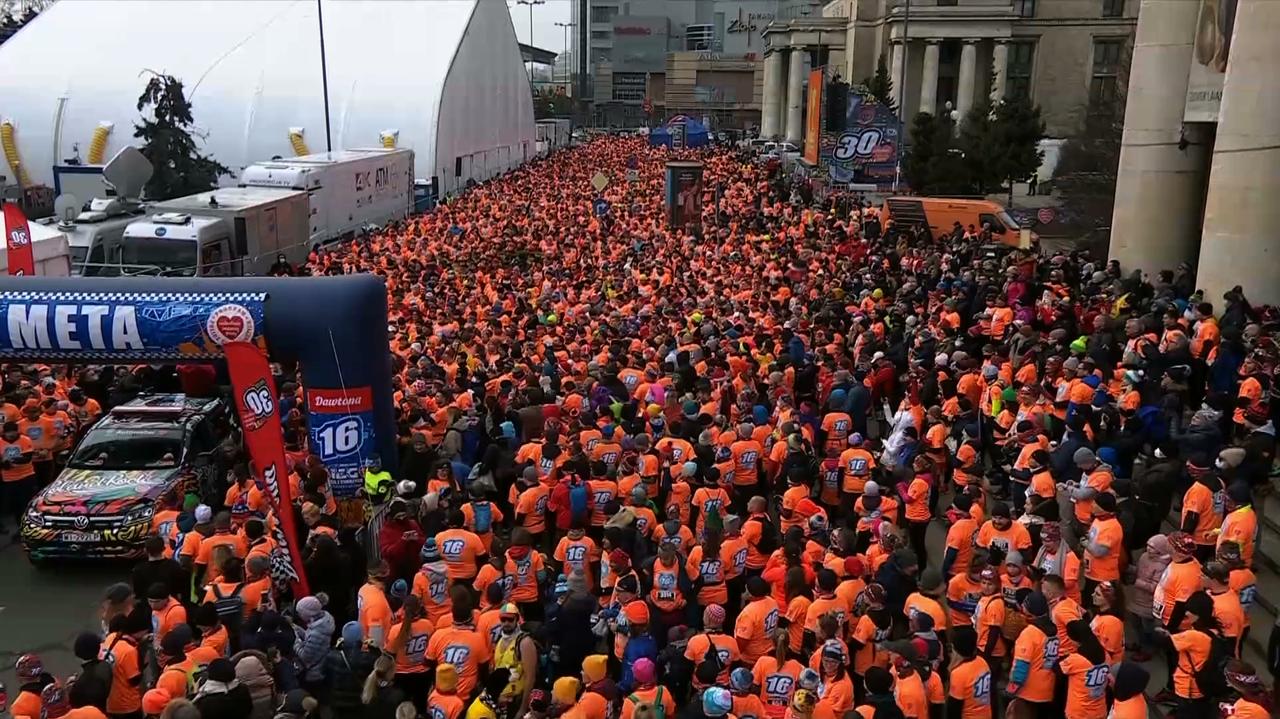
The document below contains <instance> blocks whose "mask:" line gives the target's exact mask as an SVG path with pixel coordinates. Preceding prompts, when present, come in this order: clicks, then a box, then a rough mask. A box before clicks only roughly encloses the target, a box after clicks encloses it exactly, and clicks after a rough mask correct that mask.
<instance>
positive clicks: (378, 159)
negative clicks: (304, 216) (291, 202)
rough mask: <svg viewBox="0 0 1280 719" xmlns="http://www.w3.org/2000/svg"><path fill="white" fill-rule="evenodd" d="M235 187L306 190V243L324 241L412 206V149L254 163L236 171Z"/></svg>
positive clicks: (401, 216) (385, 220)
mask: <svg viewBox="0 0 1280 719" xmlns="http://www.w3.org/2000/svg"><path fill="white" fill-rule="evenodd" d="M240 186H241V187H276V188H286V189H290V190H300V191H302V192H306V193H307V195H308V196H310V198H311V219H310V238H311V244H313V245H314V244H326V243H329V242H333V241H335V240H340V239H343V238H346V237H350V236H352V235H354V234H356V233H358V232H360V231H362V230H364V229H367V228H371V227H381V226H383V225H385V224H387V223H389V222H392V221H395V220H401V219H404V218H405V217H406V216H408V214H409V213H410V212H412V211H413V206H414V182H413V150H409V149H404V148H371V149H362V150H336V151H334V152H321V153H316V154H311V155H302V156H300V157H290V158H285V159H279V160H271V161H270V162H258V163H255V164H253V165H250V166H248V167H246V168H245V169H244V171H243V172H241V173H240Z"/></svg>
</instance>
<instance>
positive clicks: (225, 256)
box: [85, 187, 311, 277]
mask: <svg viewBox="0 0 1280 719" xmlns="http://www.w3.org/2000/svg"><path fill="white" fill-rule="evenodd" d="M151 210H152V213H151V214H149V215H147V216H146V217H144V218H141V219H139V220H136V221H134V222H133V223H130V224H129V226H128V227H126V228H125V230H124V232H123V233H122V235H121V236H120V237H119V238H117V239H107V240H105V241H103V242H102V243H101V244H99V245H98V246H95V247H94V248H93V250H92V251H91V252H90V256H89V263H88V265H87V266H86V269H85V274H86V275H109V276H116V275H164V276H177V277H191V276H197V275H198V276H201V277H227V276H238V275H265V274H267V272H268V271H269V270H270V268H271V265H273V264H274V263H275V262H276V259H277V258H278V257H280V256H282V255H283V256H284V257H285V258H286V259H287V260H288V261H289V262H290V263H292V264H297V263H300V262H302V261H304V260H306V257H307V253H308V252H309V251H310V248H311V242H310V230H309V217H310V203H309V201H308V197H307V193H305V192H299V191H296V190H288V189H282V188H273V187H228V188H224V189H220V190H212V191H210V192H201V193H198V194H195V195H189V196H187V197H179V198H177V199H173V200H166V201H164V202H157V203H155V204H154V205H152V207H151Z"/></svg>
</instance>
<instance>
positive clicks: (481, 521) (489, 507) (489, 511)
mask: <svg viewBox="0 0 1280 719" xmlns="http://www.w3.org/2000/svg"><path fill="white" fill-rule="evenodd" d="M471 509H472V511H473V512H474V513H475V520H476V534H488V533H489V532H490V531H492V530H493V504H491V503H490V502H487V501H486V502H472V503H471Z"/></svg>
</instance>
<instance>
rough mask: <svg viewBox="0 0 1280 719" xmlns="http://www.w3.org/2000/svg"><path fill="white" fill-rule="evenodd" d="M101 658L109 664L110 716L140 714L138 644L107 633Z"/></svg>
mask: <svg viewBox="0 0 1280 719" xmlns="http://www.w3.org/2000/svg"><path fill="white" fill-rule="evenodd" d="M101 658H102V659H103V660H104V661H109V662H111V693H110V694H109V695H108V696H107V711H108V712H109V713H111V714H131V713H133V712H139V711H142V684H141V681H140V680H141V678H142V668H141V666H139V664H138V647H137V645H135V644H134V643H133V640H132V639H130V638H128V637H126V636H124V635H120V634H109V635H107V638H106V639H104V640H103V641H102V655H101ZM183 693H184V694H185V691H184V692H183Z"/></svg>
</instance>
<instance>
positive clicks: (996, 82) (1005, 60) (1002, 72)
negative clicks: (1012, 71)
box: [991, 40, 1009, 102]
mask: <svg viewBox="0 0 1280 719" xmlns="http://www.w3.org/2000/svg"><path fill="white" fill-rule="evenodd" d="M991 66H992V68H993V72H992V74H991V101H992V102H996V101H998V100H1003V99H1004V93H1005V84H1006V82H1007V80H1008V76H1009V41H1008V40H996V44H995V45H994V46H993V47H992V48H991Z"/></svg>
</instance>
